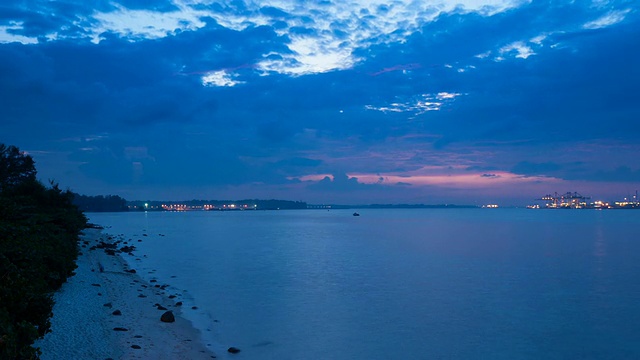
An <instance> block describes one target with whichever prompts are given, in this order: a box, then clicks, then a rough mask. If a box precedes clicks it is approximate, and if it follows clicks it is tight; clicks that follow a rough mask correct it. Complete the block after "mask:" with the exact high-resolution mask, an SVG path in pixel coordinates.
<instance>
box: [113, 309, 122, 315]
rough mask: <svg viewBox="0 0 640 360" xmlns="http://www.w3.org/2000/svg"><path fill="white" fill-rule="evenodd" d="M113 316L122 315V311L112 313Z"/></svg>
mask: <svg viewBox="0 0 640 360" xmlns="http://www.w3.org/2000/svg"><path fill="white" fill-rule="evenodd" d="M112 314H113V315H116V316H117V315H122V311H120V310H116V311H114V312H112Z"/></svg>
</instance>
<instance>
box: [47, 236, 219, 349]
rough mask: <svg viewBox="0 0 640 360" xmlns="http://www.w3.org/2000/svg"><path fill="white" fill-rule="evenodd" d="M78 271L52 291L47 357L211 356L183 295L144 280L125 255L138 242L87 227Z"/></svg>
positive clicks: (78, 261)
mask: <svg viewBox="0 0 640 360" xmlns="http://www.w3.org/2000/svg"><path fill="white" fill-rule="evenodd" d="M81 246H82V247H81V255H80V256H79V257H78V260H77V265H78V268H77V269H76V270H75V275H74V276H73V277H71V278H70V279H69V280H68V281H67V283H65V284H64V285H63V286H62V288H61V290H60V291H59V292H57V293H56V294H55V295H54V299H55V305H54V308H53V317H52V318H51V332H50V333H48V334H46V335H45V337H44V338H43V339H42V340H40V341H38V342H37V343H36V344H35V346H37V347H39V348H40V349H41V351H42V355H41V358H42V359H44V360H47V359H167V360H169V359H211V358H215V354H214V353H213V352H211V351H210V350H209V349H208V348H207V347H206V346H205V345H204V344H203V343H202V341H201V336H200V333H199V332H198V330H196V329H195V328H194V327H193V326H192V325H191V323H190V322H189V321H187V320H185V319H184V318H182V317H181V316H180V314H181V313H182V308H181V305H182V302H181V301H180V296H181V294H179V293H175V294H174V293H171V292H170V290H168V285H164V284H158V283H156V282H154V281H153V280H152V281H151V282H149V283H147V282H145V281H144V280H142V278H141V277H140V276H138V274H137V273H136V270H135V269H131V268H129V267H128V265H127V262H126V261H125V260H124V259H123V258H122V256H133V253H132V252H133V251H134V249H135V246H134V245H133V244H127V243H126V241H123V240H122V239H120V240H116V239H115V238H113V237H112V236H109V235H106V234H104V233H102V231H101V230H100V229H86V230H85V231H84V236H83V238H82V241H81Z"/></svg>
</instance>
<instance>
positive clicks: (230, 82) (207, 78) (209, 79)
mask: <svg viewBox="0 0 640 360" xmlns="http://www.w3.org/2000/svg"><path fill="white" fill-rule="evenodd" d="M235 77H237V75H236V74H229V73H228V72H226V71H225V70H220V71H212V72H209V73H207V74H206V75H204V76H203V77H202V84H203V85H204V86H220V87H232V86H236V85H239V84H244V82H242V81H237V80H234V78H235Z"/></svg>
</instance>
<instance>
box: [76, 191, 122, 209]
mask: <svg viewBox="0 0 640 360" xmlns="http://www.w3.org/2000/svg"><path fill="white" fill-rule="evenodd" d="M73 204H74V205H76V206H77V207H78V208H79V209H80V210H82V211H87V212H107V211H111V212H116V211H129V208H128V207H127V200H125V199H123V198H121V197H120V196H117V195H107V196H102V195H98V196H87V195H80V194H73Z"/></svg>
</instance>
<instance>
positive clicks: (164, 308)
mask: <svg viewBox="0 0 640 360" xmlns="http://www.w3.org/2000/svg"><path fill="white" fill-rule="evenodd" d="M158 310H167V308H166V307H164V306H162V305H158Z"/></svg>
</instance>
